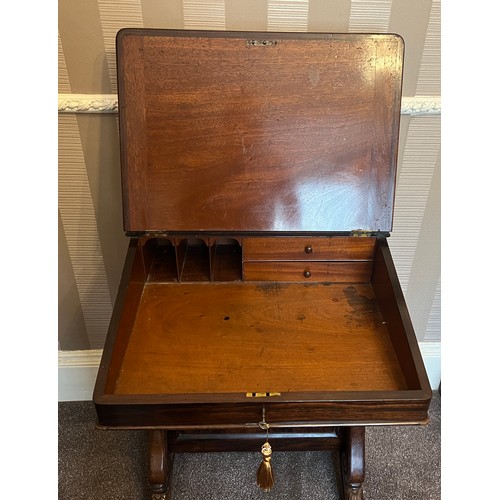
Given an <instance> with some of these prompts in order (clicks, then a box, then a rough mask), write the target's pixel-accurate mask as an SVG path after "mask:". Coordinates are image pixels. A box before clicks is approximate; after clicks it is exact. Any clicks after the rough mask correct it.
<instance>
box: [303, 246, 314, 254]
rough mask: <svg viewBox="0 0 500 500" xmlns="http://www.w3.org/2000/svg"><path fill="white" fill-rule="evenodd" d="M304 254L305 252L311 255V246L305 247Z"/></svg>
mask: <svg viewBox="0 0 500 500" xmlns="http://www.w3.org/2000/svg"><path fill="white" fill-rule="evenodd" d="M304 252H306V253H313V247H312V246H311V245H307V246H306V247H305V248H304Z"/></svg>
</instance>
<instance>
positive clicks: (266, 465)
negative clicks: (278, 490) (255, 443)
mask: <svg viewBox="0 0 500 500" xmlns="http://www.w3.org/2000/svg"><path fill="white" fill-rule="evenodd" d="M272 452H273V451H272V450H271V445H270V444H269V443H268V442H267V441H266V442H265V443H264V444H263V445H262V449H261V453H262V462H261V464H260V466H259V469H258V471H257V484H258V485H259V486H260V487H261V488H262V489H263V490H264V491H270V490H271V488H272V487H273V486H274V478H273V469H272V467H271V454H272Z"/></svg>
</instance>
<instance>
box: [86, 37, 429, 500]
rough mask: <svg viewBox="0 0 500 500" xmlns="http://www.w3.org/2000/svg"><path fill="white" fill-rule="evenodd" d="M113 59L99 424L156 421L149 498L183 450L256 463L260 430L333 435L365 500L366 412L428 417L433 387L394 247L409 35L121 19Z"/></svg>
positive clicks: (324, 442) (327, 439) (277, 435)
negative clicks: (119, 210)
mask: <svg viewBox="0 0 500 500" xmlns="http://www.w3.org/2000/svg"><path fill="white" fill-rule="evenodd" d="M117 61H118V64H117V67H118V85H119V103H120V115H119V116H120V139H121V162H122V180H123V214H124V228H125V230H126V231H127V234H128V235H129V236H131V239H130V247H129V250H128V255H127V259H126V262H125V266H124V270H123V276H122V281H121V287H120V291H119V294H118V297H117V300H116V304H115V309H114V313H113V317H112V320H111V325H110V329H109V334H108V337H107V341H106V345H105V348H104V354H103V358H102V362H101V366H100V369H99V374H98V378H97V382H96V387H95V393H94V402H95V407H96V411H97V417H98V425H99V427H102V428H107V429H147V430H149V436H150V438H149V446H150V454H149V481H150V484H151V488H152V492H153V495H154V496H155V497H157V498H162V497H164V496H165V492H166V491H167V490H168V484H169V472H170V470H171V459H172V456H173V454H174V453H177V452H198V451H223V450H254V451H255V452H256V470H257V468H258V466H259V463H260V462H261V460H260V459H261V458H263V461H262V463H263V464H264V463H267V464H268V463H269V457H268V456H267V455H265V454H264V451H263V455H262V457H261V455H260V454H259V452H260V451H261V446H262V445H263V443H264V442H265V441H266V440H268V441H269V443H270V445H271V447H272V450H273V451H276V450H278V451H280V450H324V449H332V450H333V449H338V450H339V451H340V454H341V459H342V476H343V485H344V486H343V488H344V491H343V494H344V496H345V498H346V499H360V498H362V483H363V479H364V474H365V471H364V430H365V426H367V425H377V424H381V425H392V424H422V423H425V422H426V421H427V418H428V408H429V403H430V399H431V394H432V393H431V390H430V387H429V382H428V380H427V376H426V372H425V369H424V365H423V363H422V358H421V356H420V352H419V348H418V344H417V341H416V338H415V334H414V331H413V328H412V324H411V320H410V317H409V314H408V310H407V307H406V304H405V301H404V298H403V294H402V292H401V288H400V285H399V282H398V277H397V274H396V271H395V268H394V264H393V261H392V257H391V253H390V250H389V247H388V245H387V241H386V237H387V236H388V235H389V231H390V230H391V228H392V214H393V204H394V188H395V179H396V159H397V144H398V129H399V117H400V98H401V97H400V96H401V78H402V63H403V42H402V40H401V38H400V37H398V36H396V35H387V34H384V35H366V34H341V35H337V34H298V33H296V34H290V33H233V32H192V31H169V30H145V29H124V30H122V31H120V32H119V33H118V36H117ZM274 460H276V459H274ZM267 471H268V477H267V479H269V476H270V474H269V468H268V469H267ZM332 473H333V471H332ZM275 479H276V485H275V488H279V478H275ZM261 485H262V484H261ZM267 486H270V485H267ZM264 487H265V486H264ZM256 488H258V486H257V485H256ZM165 497H166V496H165Z"/></svg>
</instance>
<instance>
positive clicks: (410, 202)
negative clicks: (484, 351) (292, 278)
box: [59, 0, 441, 350]
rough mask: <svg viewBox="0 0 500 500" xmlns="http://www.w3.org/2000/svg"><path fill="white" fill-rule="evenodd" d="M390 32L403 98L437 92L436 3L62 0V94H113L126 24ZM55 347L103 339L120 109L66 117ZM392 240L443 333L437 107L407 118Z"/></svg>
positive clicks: (413, 297) (113, 262)
mask: <svg viewBox="0 0 500 500" xmlns="http://www.w3.org/2000/svg"><path fill="white" fill-rule="evenodd" d="M126 26H128V27H130V26H135V27H148V28H152V27H155V28H175V29H221V30H224V29H225V30H248V31H251V30H264V31H265V30H273V31H327V32H363V31H370V32H395V33H399V34H401V35H402V36H403V38H404V39H405V42H406V58H405V69H404V85H403V95H404V96H405V97H407V98H413V97H415V96H417V97H421V96H427V97H429V99H430V100H432V99H435V100H436V101H439V96H440V1H438V0H434V1H433V0H420V1H418V2H416V1H414V0H378V1H373V0H252V1H251V2H250V1H248V0H205V1H202V0H170V1H167V0H162V1H160V0H142V1H141V0H121V1H120V2H116V1H111V0H89V1H86V2H81V1H80V0H61V1H60V2H59V93H60V94H115V93H116V65H115V52H114V37H115V34H116V32H117V31H118V29H120V28H122V27H126ZM59 118H60V121H59V220H60V224H59V262H60V263H59V344H60V348H61V349H64V350H76V349H99V348H101V347H102V346H103V343H104V339H105V336H106V332H107V325H108V322H109V319H110V315H111V311H112V306H113V303H114V300H115V297H116V293H117V288H118V284H119V279H120V270H121V267H122V264H123V259H124V256H125V251H126V245H127V239H126V237H125V236H124V234H123V231H122V220H121V193H120V170H119V143H118V122H117V115H116V113H92V114H87V113H71V112H69V113H67V112H61V113H60V115H59ZM396 192H397V195H396V206H395V214H394V231H393V234H392V237H391V238H390V240H389V243H390V246H391V249H392V251H393V254H394V258H395V262H396V267H397V269H398V273H399V276H400V279H401V283H402V287H403V291H404V293H405V296H406V298H407V302H408V306H409V309H410V313H411V316H412V319H413V322H414V326H415V330H416V332H417V336H418V338H419V340H421V341H424V340H425V341H440V338H441V333H440V116H439V114H430V115H426V114H423V115H420V116H409V115H405V116H403V117H402V124H401V137H400V149H399V171H398V185H397V190H396Z"/></svg>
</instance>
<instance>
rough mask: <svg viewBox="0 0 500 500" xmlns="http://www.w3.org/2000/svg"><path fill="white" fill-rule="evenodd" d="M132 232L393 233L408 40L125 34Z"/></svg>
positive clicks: (120, 40)
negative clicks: (403, 71) (404, 47)
mask: <svg viewBox="0 0 500 500" xmlns="http://www.w3.org/2000/svg"><path fill="white" fill-rule="evenodd" d="M117 61H118V94H119V113H120V141H121V162H122V182H123V203H124V206H123V209H124V227H125V230H127V231H169V232H174V231H182V232H187V231H195V232H203V231H209V232H219V231H237V232H246V231H259V232H260V231H265V232H268V231H279V232H311V231H314V232H339V231H351V230H355V229H362V230H370V231H390V230H391V229H392V213H393V203H394V187H395V180H396V160H397V142H398V132H399V117H400V106H401V103H400V100H401V80H402V65H403V41H402V39H401V38H400V37H399V36H397V35H392V34H370V35H366V34H310V33H309V34H305V33H293V34H292V33H233V32H202V31H197V32H194V31H171V30H149V29H124V30H121V31H120V32H119V33H118V35H117Z"/></svg>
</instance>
